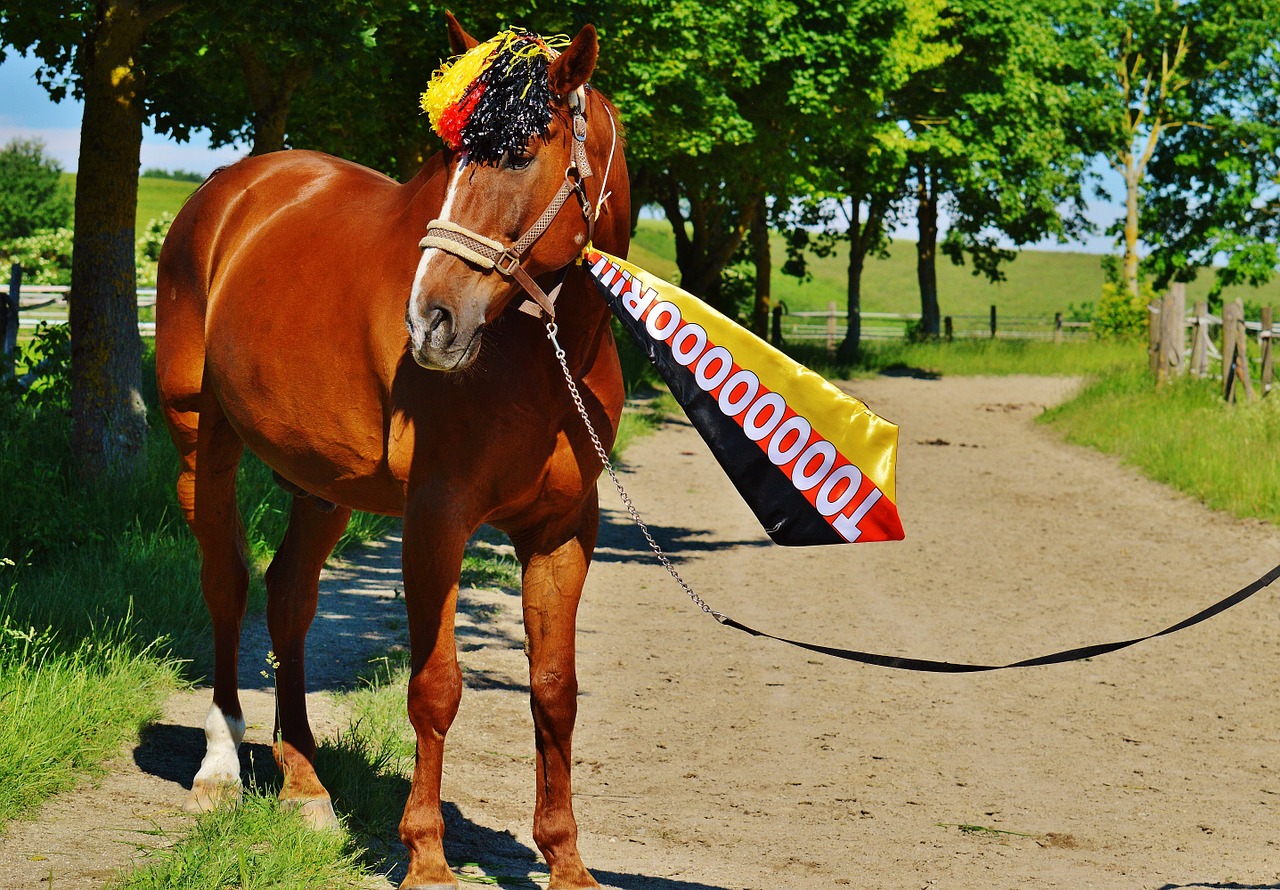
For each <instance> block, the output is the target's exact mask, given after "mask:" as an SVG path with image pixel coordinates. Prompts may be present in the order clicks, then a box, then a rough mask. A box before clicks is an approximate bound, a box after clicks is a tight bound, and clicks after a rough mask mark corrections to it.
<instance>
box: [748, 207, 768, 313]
mask: <svg viewBox="0 0 1280 890" xmlns="http://www.w3.org/2000/svg"><path fill="white" fill-rule="evenodd" d="M751 258H752V261H753V262H754V263H755V267H756V282H755V284H756V298H755V303H754V304H753V307H752V311H751V330H752V331H753V332H754V333H755V335H756V336H757V337H762V338H763V337H767V336H769V309H770V308H771V306H772V304H773V299H772V281H771V279H772V277H773V256H772V255H771V254H770V252H769V219H768V208H767V207H766V206H765V202H764V201H763V200H761V201H760V203H759V205H758V206H757V207H756V215H755V216H754V217H752V220H751Z"/></svg>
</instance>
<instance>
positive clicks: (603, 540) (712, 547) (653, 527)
mask: <svg viewBox="0 0 1280 890" xmlns="http://www.w3.org/2000/svg"><path fill="white" fill-rule="evenodd" d="M645 525H647V526H648V527H649V533H650V534H652V535H653V538H654V540H655V541H657V542H658V545H659V546H660V547H662V549H663V550H664V551H665V552H667V553H672V554H674V553H714V552H717V551H722V550H733V549H735V548H738V547H772V546H774V545H773V542H772V541H770V540H769V539H768V538H766V537H764V534H763V533H761V536H760V537H759V538H752V539H748V540H738V541H734V540H726V539H724V538H714V537H712V535H714V532H712V531H709V530H707V529H698V528H687V527H684V526H678V525H660V524H657V523H653V522H649V521H648V520H645ZM652 552H653V551H652V550H651V549H650V547H649V543H648V541H646V540H645V537H644V533H643V532H641V531H640V528H639V526H637V525H636V524H635V522H634V521H633V520H632V519H631V516H630V515H629V514H628V513H627V512H626V511H625V510H623V509H621V508H619V509H616V510H615V509H609V508H605V509H601V511H600V536H599V539H598V541H597V544H596V550H595V555H594V556H592V561H593V562H633V561H634V560H635V559H636V558H637V557H648V556H651V555H652Z"/></svg>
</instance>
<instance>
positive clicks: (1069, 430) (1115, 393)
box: [1042, 369, 1280, 525]
mask: <svg viewBox="0 0 1280 890" xmlns="http://www.w3.org/2000/svg"><path fill="white" fill-rule="evenodd" d="M1042 420H1043V422H1045V423H1047V424H1049V425H1050V426H1052V427H1053V428H1054V429H1057V430H1059V431H1061V432H1062V434H1063V435H1064V436H1065V437H1066V439H1067V441H1069V442H1074V443H1076V444H1078V445H1086V446H1088V447H1090V448H1096V449H1098V450H1099V451H1102V452H1105V453H1107V454H1114V455H1116V456H1117V457H1119V458H1120V459H1121V460H1122V461H1124V462H1125V463H1127V464H1130V465H1132V466H1135V467H1137V468H1138V469H1139V470H1140V471H1141V472H1142V473H1144V474H1145V475H1147V476H1150V477H1151V478H1152V479H1155V480H1156V481H1157V482H1163V483H1165V484H1166V485H1169V486H1171V487H1173V488H1176V489H1178V490H1179V491H1183V492H1186V493H1187V494H1189V495H1191V496H1192V497H1194V498H1196V499H1197V500H1199V501H1201V502H1203V503H1205V504H1207V505H1208V506H1210V507H1212V508H1214V509H1215V510H1225V511H1227V512H1229V513H1232V514H1234V515H1235V516H1241V517H1249V518H1256V519H1263V520H1266V521H1267V522H1271V523H1274V524H1276V525H1280V461H1278V460H1277V459H1276V455H1277V454H1280V396H1277V395H1276V394H1275V393H1272V395H1271V396H1270V397H1268V398H1266V399H1260V400H1258V401H1256V402H1252V403H1248V402H1245V403H1240V404H1235V405H1230V404H1227V403H1226V402H1224V401H1223V400H1222V385H1221V382H1220V381H1219V380H1217V379H1214V378H1209V379H1204V380H1199V379H1195V378H1191V377H1182V378H1179V379H1177V380H1176V381H1173V382H1171V383H1169V384H1167V385H1165V386H1161V387H1159V388H1156V387H1155V386H1153V385H1152V381H1151V377H1150V375H1149V374H1148V373H1146V371H1145V370H1144V369H1137V370H1129V371H1125V372H1119V373H1113V374H1108V375H1106V376H1103V377H1101V378H1099V379H1098V380H1096V381H1094V382H1092V383H1090V384H1089V385H1087V386H1086V387H1085V388H1084V389H1083V390H1082V391H1081V393H1080V394H1079V395H1078V396H1077V397H1076V398H1074V399H1072V400H1071V401H1069V402H1067V403H1065V404H1063V405H1060V406H1058V407H1056V408H1051V409H1049V410H1048V411H1047V412H1045V414H1044V416H1043V417H1042Z"/></svg>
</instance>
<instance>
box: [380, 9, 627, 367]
mask: <svg viewBox="0 0 1280 890" xmlns="http://www.w3.org/2000/svg"><path fill="white" fill-rule="evenodd" d="M449 36H450V42H451V43H452V45H453V49H454V51H455V53H457V54H458V56H457V57H455V59H454V60H453V61H452V62H450V63H448V64H447V65H445V66H444V67H443V68H442V69H441V70H440V71H438V72H437V73H436V75H435V77H434V78H433V79H432V82H431V86H430V87H429V88H428V90H427V92H426V93H424V94H423V108H424V109H425V110H426V111H428V113H430V114H431V116H432V126H433V127H434V128H435V130H436V132H437V133H438V134H440V135H441V137H442V138H443V139H444V140H445V143H446V150H445V174H446V176H447V182H448V185H447V187H446V190H445V195H444V202H443V205H442V206H441V209H440V215H439V217H438V218H437V219H435V220H433V221H431V223H430V224H429V225H428V228H427V234H426V237H424V238H423V239H422V241H421V243H420V246H421V247H422V256H421V259H420V260H419V262H418V268H417V273H416V275H415V277H414V283H413V289H412V292H411V294H410V297H409V305H408V308H407V310H406V315H405V320H406V324H407V326H408V329H409V346H410V350H411V353H412V355H413V357H414V360H415V361H417V363H418V364H419V365H422V366H423V367H425V368H431V369H435V370H442V371H460V370H463V369H465V368H467V367H469V366H470V365H471V363H472V362H473V361H474V360H475V357H476V356H477V355H478V353H479V351H480V344H481V338H482V329H483V327H484V325H485V324H486V323H488V322H490V321H493V320H494V319H495V318H497V317H498V315H499V314H500V313H501V312H502V311H503V310H504V309H505V308H506V306H507V305H508V304H509V303H510V302H511V300H512V298H513V297H515V296H516V295H517V294H518V293H520V291H521V289H522V285H523V288H524V289H525V290H527V291H529V292H530V293H531V294H533V295H534V298H535V299H536V300H537V301H538V303H539V305H541V306H542V309H543V311H544V312H550V311H553V310H551V307H550V305H549V303H548V301H547V300H546V299H545V296H544V295H543V294H542V292H541V290H540V289H539V288H538V287H537V286H536V285H534V286H533V287H530V285H531V284H532V280H531V279H532V278H533V277H535V276H538V275H543V274H546V273H550V272H555V271H557V270H561V269H564V268H565V267H566V266H568V265H569V264H570V263H572V262H573V261H574V260H575V259H576V258H577V257H578V256H579V255H580V254H581V252H582V249H583V247H584V246H586V244H587V242H588V241H589V240H590V238H591V235H592V229H593V225H594V222H595V219H596V216H597V215H598V209H597V208H598V207H599V205H600V204H601V202H602V200H603V199H604V198H605V197H607V192H606V189H607V188H608V177H609V171H610V170H611V169H613V168H614V165H613V160H614V153H615V152H617V151H619V149H620V146H619V139H618V125H617V122H616V120H615V118H614V115H613V112H612V110H611V109H610V107H609V104H608V103H607V101H606V100H605V99H604V98H603V97H602V96H600V95H599V94H598V93H595V92H594V91H593V90H591V89H590V88H589V87H587V86H586V83H587V80H588V78H590V76H591V74H592V72H593V71H594V70H595V65H596V56H597V53H598V43H597V39H596V31H595V28H594V27H592V26H590V25H587V26H586V27H584V28H583V29H582V30H581V32H579V33H578V35H577V36H576V37H575V38H574V39H573V40H572V41H571V42H570V43H569V44H568V45H567V46H564V45H563V43H561V46H563V49H562V50H559V51H557V49H556V48H555V47H554V46H553V45H549V44H548V42H547V41H544V40H543V39H542V38H539V37H537V36H536V35H533V34H528V33H527V32H521V31H506V32H503V33H502V34H500V35H498V36H497V37H495V38H493V39H492V40H489V41H486V42H485V43H478V41H476V40H475V38H473V37H471V36H470V35H468V34H467V33H466V32H465V31H464V30H463V29H462V28H461V26H459V25H458V23H457V21H456V20H455V19H454V18H453V17H452V16H451V15H450V16H449ZM618 169H619V170H622V173H623V175H625V169H624V168H621V165H620V164H619V168H618Z"/></svg>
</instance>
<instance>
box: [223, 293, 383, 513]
mask: <svg viewBox="0 0 1280 890" xmlns="http://www.w3.org/2000/svg"><path fill="white" fill-rule="evenodd" d="M281 304H286V305H281ZM287 304H288V301H286V300H283V299H278V298H273V296H272V295H270V294H268V293H264V292H262V291H258V292H257V293H255V295H254V298H253V299H252V300H246V299H238V300H230V299H224V300H211V307H210V309H211V311H210V314H209V318H208V323H207V327H206V344H207V345H206V356H207V359H206V361H207V364H206V373H207V374H211V375H212V382H213V385H214V388H215V391H216V393H217V396H218V401H219V403H220V404H221V406H222V408H223V411H224V413H225V414H226V416H227V419H228V421H229V422H230V423H231V425H232V427H233V428H234V429H235V430H236V432H237V433H238V434H239V436H240V438H241V439H242V440H243V441H244V443H245V445H246V446H247V447H248V448H249V449H250V450H251V451H253V452H254V454H256V455H257V456H258V457H260V458H261V459H262V460H263V461H264V462H265V463H267V464H268V465H269V466H270V467H271V468H272V469H274V470H275V471H276V472H277V473H279V474H280V475H282V476H284V477H285V478H286V479H288V480H289V481H290V482H292V483H294V484H295V485H297V486H299V487H300V488H302V489H303V490H305V491H307V492H309V493H311V494H314V495H317V496H319V497H322V498H324V499H325V500H329V501H333V502H334V503H338V504H342V505H343V506H347V507H351V508H353V509H358V510H366V511H371V512H378V513H400V512H402V511H403V507H404V487H403V485H402V484H401V483H399V482H397V481H396V479H395V478H393V476H392V473H391V472H390V469H389V467H388V462H387V436H386V430H387V425H386V423H385V421H384V418H385V416H386V412H385V400H384V397H383V394H384V392H385V388H384V387H383V385H382V384H381V382H380V379H379V376H378V374H376V373H375V369H374V368H373V367H372V365H373V363H372V362H371V361H370V360H369V352H370V350H369V347H368V346H367V344H366V343H364V342H360V339H359V338H356V337H353V336H352V334H353V333H354V332H357V331H358V330H359V329H361V328H363V327H364V325H361V324H358V323H357V324H352V323H351V322H352V319H347V320H346V321H347V323H346V324H343V325H337V324H325V323H323V320H317V319H316V318H315V315H323V313H320V312H314V310H315V309H316V307H315V306H314V304H313V306H312V307H311V308H312V309H313V312H314V314H313V317H312V323H311V324H310V325H304V326H301V329H300V326H299V325H298V324H297V323H296V322H295V321H293V320H292V313H291V312H288V311H282V310H285V309H286V306H287ZM313 326H314V327H316V328H317V329H315V330H307V328H312V327H313Z"/></svg>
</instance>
